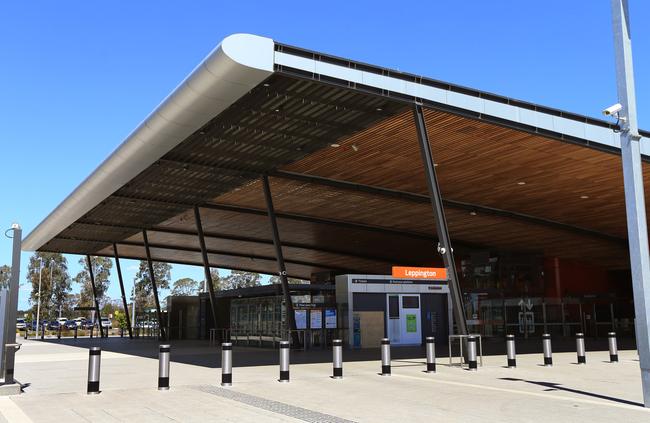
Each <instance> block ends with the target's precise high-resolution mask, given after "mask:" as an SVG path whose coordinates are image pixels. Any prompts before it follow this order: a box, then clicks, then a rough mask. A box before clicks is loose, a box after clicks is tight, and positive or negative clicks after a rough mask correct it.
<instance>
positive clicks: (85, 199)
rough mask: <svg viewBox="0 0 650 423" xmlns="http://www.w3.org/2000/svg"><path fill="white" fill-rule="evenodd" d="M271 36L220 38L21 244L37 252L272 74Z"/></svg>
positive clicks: (26, 249)
mask: <svg viewBox="0 0 650 423" xmlns="http://www.w3.org/2000/svg"><path fill="white" fill-rule="evenodd" d="M273 50H274V42H273V40H271V39H270V38H264V37H259V36H256V35H249V34H234V35H231V36H229V37H227V38H225V39H224V40H223V41H222V42H221V43H220V44H219V45H218V46H217V47H216V48H215V49H214V50H213V51H212V52H211V53H210V54H209V55H208V56H207V57H206V58H205V59H204V60H203V62H201V64H199V65H198V66H197V67H196V68H195V69H194V70H193V71H192V73H190V75H189V76H188V77H187V78H185V80H184V81H183V82H181V84H180V85H179V86H178V87H177V88H176V89H175V90H174V91H173V92H172V93H171V94H170V95H169V96H167V98H165V99H164V100H163V101H162V102H161V103H160V105H159V106H158V107H156V109H155V110H154V111H153V112H152V113H151V114H150V115H149V116H148V117H147V118H146V119H145V120H144V121H143V122H142V123H141V124H140V125H139V126H138V127H137V128H136V129H135V130H134V131H133V132H132V133H131V134H130V135H129V136H128V137H127V138H126V139H125V140H124V141H123V142H122V144H121V145H120V146H119V147H118V148H117V149H116V150H115V151H114V152H113V153H112V154H111V155H110V156H109V157H108V158H107V159H106V160H104V162H103V163H102V164H101V165H100V166H99V167H98V168H97V169H95V171H93V173H91V174H90V176H88V177H87V178H86V179H85V180H84V181H83V182H82V183H81V185H79V186H78V187H77V188H76V189H75V190H74V191H73V192H72V193H71V194H70V195H69V196H68V197H66V199H65V200H63V202H62V203H61V204H60V205H59V206H58V207H57V208H56V209H54V210H53V211H52V212H51V213H50V214H49V215H48V216H47V217H46V218H45V219H44V220H43V221H42V222H41V223H40V224H39V225H38V226H37V227H36V228H35V229H34V230H33V231H32V232H31V233H30V234H29V235H27V237H26V238H25V239H24V240H23V245H22V249H23V250H24V251H33V250H37V249H39V248H41V247H42V246H43V245H44V244H45V243H47V242H48V241H50V240H51V239H52V238H54V237H55V236H56V235H58V234H59V233H60V232H61V231H62V230H64V229H65V228H67V227H68V226H69V225H71V224H72V223H74V222H75V221H76V220H77V219H79V218H80V217H82V216H83V215H84V214H86V213H87V212H89V211H90V210H91V209H92V208H93V207H95V206H97V205H98V204H99V203H100V202H101V201H103V200H104V199H106V198H107V197H108V196H110V195H111V194H113V193H114V192H115V191H117V190H118V189H119V188H121V187H122V186H124V184H126V183H127V182H129V181H130V180H132V179H133V178H134V177H136V176H137V175H138V174H139V173H140V172H142V171H143V170H145V169H146V168H148V167H149V166H150V165H152V164H153V163H154V162H156V161H157V160H158V159H160V158H161V157H162V156H163V155H165V154H166V153H168V152H169V151H170V150H172V149H173V148H174V147H176V146H177V145H178V144H180V143H181V142H182V141H183V140H185V139H186V138H187V137H188V136H189V135H191V134H192V133H194V132H195V131H197V130H198V129H200V128H201V127H202V126H203V125H205V124H206V123H207V122H208V121H210V119H212V118H214V117H215V116H217V115H218V114H219V113H221V112H222V111H223V110H225V109H226V108H227V107H228V106H230V105H231V104H233V103H234V102H235V101H237V100H238V99H239V98H241V97H242V96H243V95H245V94H246V93H248V92H249V91H250V90H251V89H252V88H254V87H255V86H257V85H258V84H260V83H261V82H262V81H264V80H265V79H266V78H268V77H269V76H270V75H271V74H272V73H273Z"/></svg>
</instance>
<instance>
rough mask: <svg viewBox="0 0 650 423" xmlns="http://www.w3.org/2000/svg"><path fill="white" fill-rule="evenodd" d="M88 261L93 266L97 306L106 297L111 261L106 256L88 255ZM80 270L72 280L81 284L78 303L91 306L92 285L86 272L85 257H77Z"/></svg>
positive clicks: (92, 301) (92, 302)
mask: <svg viewBox="0 0 650 423" xmlns="http://www.w3.org/2000/svg"><path fill="white" fill-rule="evenodd" d="M90 263H91V265H92V268H93V276H94V277H95V288H96V290H97V301H98V302H99V306H100V307H101V305H102V304H103V303H105V302H106V300H107V299H108V298H107V296H106V292H107V291H108V287H109V285H110V282H111V281H110V279H109V277H110V276H111V268H112V267H113V262H112V261H111V259H109V258H108V257H90ZM79 264H80V265H81V271H80V272H79V273H77V276H75V278H74V281H75V282H76V283H78V284H79V285H81V290H80V292H79V305H80V306H83V307H93V306H94V305H95V303H94V298H93V286H92V283H91V281H90V273H89V272H88V260H86V258H85V257H82V258H80V259H79Z"/></svg>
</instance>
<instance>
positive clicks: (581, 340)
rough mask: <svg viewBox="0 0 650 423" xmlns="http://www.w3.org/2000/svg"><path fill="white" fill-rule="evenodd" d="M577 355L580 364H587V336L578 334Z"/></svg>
mask: <svg viewBox="0 0 650 423" xmlns="http://www.w3.org/2000/svg"><path fill="white" fill-rule="evenodd" d="M576 353H577V355H578V364H586V363H587V357H586V356H585V334H584V333H576Z"/></svg>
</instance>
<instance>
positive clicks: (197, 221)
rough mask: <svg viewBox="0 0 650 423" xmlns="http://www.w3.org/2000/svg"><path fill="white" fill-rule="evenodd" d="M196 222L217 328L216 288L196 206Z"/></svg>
mask: <svg viewBox="0 0 650 423" xmlns="http://www.w3.org/2000/svg"><path fill="white" fill-rule="evenodd" d="M194 220H196V231H197V232H198V234H199V245H200V246H201V257H202V258H203V272H204V273H205V282H206V284H207V285H208V291H209V292H210V308H211V309H212V321H213V322H214V327H215V328H216V327H217V302H216V299H215V297H214V286H212V274H211V273H210V262H209V260H208V250H207V248H206V247H205V237H204V236H203V225H202V224H201V213H200V212H199V207H198V206H194Z"/></svg>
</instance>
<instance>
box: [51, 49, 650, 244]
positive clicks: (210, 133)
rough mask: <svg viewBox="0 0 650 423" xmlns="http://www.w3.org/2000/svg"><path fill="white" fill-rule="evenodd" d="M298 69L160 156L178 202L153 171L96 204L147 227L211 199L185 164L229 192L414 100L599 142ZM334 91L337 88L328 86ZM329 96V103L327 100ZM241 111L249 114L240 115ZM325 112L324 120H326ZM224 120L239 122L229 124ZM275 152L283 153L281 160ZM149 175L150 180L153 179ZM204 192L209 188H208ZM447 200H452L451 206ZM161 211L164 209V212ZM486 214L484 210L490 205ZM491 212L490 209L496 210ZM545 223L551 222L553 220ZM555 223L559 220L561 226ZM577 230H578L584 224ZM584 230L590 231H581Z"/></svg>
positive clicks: (280, 68) (284, 71)
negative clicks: (210, 153) (215, 155)
mask: <svg viewBox="0 0 650 423" xmlns="http://www.w3.org/2000/svg"><path fill="white" fill-rule="evenodd" d="M274 45H275V50H276V52H285V53H290V54H292V55H296V56H303V57H309V58H311V59H313V60H318V61H322V62H325V63H331V64H336V65H340V66H348V67H353V68H355V69H363V70H364V71H366V72H373V73H375V74H381V75H386V76H390V77H391V78H397V79H400V80H406V81H413V82H416V83H419V84H422V85H429V86H436V87H438V88H441V89H446V90H449V91H454V92H461V93H463V94H467V95H474V96H477V97H479V98H483V99H489V100H491V101H496V102H501V103H505V104H509V105H513V106H516V107H521V108H524V109H529V110H535V111H540V112H543V113H547V114H549V115H555V116H561V117H563V118H566V119H573V120H576V121H579V122H583V123H587V124H590V125H596V126H600V127H604V128H607V129H608V130H611V129H615V128H616V127H615V126H614V125H611V124H609V123H607V122H603V121H600V120H596V119H591V118H588V117H584V116H579V115H576V114H572V113H566V112H562V111H558V110H555V109H550V108H544V107H541V106H537V105H533V104H530V103H525V102H520V101H518V100H513V99H508V98H505V97H500V96H495V95H493V94H489V93H484V92H480V91H476V90H471V89H467V88H464V87H459V86H455V85H451V84H446V83H443V82H440V81H435V80H432V79H427V78H423V77H419V76H415V75H410V74H406V73H403V72H396V71H392V70H389V69H384V68H379V67H376V66H370V65H366V64H362V63H359V62H353V61H349V60H345V59H340V58H336V57H334V56H329V55H323V54H320V53H315V52H309V51H307V50H302V49H296V48H293V47H289V46H286V45H282V44H278V43H275V44H274ZM298 71H299V70H298V69H292V68H290V67H287V66H284V65H277V64H276V67H275V74H274V75H271V76H270V77H269V78H267V81H270V82H272V84H268V85H269V86H266V85H267V84H266V83H264V84H262V83H259V84H258V85H257V86H255V87H254V88H253V89H252V90H251V91H250V92H249V93H248V94H246V95H244V96H243V97H241V98H240V99H239V100H242V99H244V98H247V100H248V101H247V102H242V103H240V102H239V101H237V102H235V103H233V104H232V105H231V106H230V107H229V108H228V109H227V110H224V111H222V112H221V113H220V114H219V115H218V116H217V117H215V118H214V119H213V120H211V121H210V122H208V124H206V125H204V126H203V127H201V129H200V130H197V131H196V132H194V133H193V134H191V135H190V136H189V137H188V138H186V139H185V141H183V142H182V143H180V144H179V145H178V146H177V147H179V148H175V149H173V150H171V151H170V152H169V153H168V154H167V155H166V156H163V158H162V160H160V161H159V164H158V166H161V167H170V168H172V169H171V170H168V171H169V172H170V173H169V175H168V179H165V180H164V183H165V184H166V186H167V187H169V188H173V190H174V191H176V192H182V193H183V195H182V196H181V197H182V198H183V200H182V201H178V202H175V201H169V200H170V198H169V195H168V196H166V198H163V199H161V198H157V197H155V196H153V195H151V193H152V192H153V193H158V192H159V190H158V189H157V188H159V187H160V180H159V176H160V175H157V174H153V175H149V178H150V180H144V181H143V182H142V183H143V184H144V185H146V186H147V187H148V189H147V191H149V193H147V194H148V195H143V194H145V193H144V192H142V190H140V189H138V187H134V186H133V185H134V183H133V182H134V181H135V180H136V179H137V177H136V178H134V179H133V180H131V181H129V182H127V183H126V184H125V185H124V186H123V187H122V188H120V189H118V191H117V192H116V194H115V195H113V196H109V197H107V198H106V199H105V200H104V202H102V203H100V205H105V204H106V203H107V202H116V207H117V210H121V211H123V212H125V213H126V215H125V216H126V217H127V219H130V218H131V217H133V216H136V217H141V218H142V215H145V216H151V217H153V220H158V222H153V221H152V222H149V223H146V222H143V223H146V224H143V225H142V226H143V227H148V226H150V225H151V224H152V223H153V224H155V223H159V222H160V221H161V219H162V218H163V217H164V216H167V215H173V214H174V213H178V212H180V211H182V210H183V208H184V207H187V205H188V204H189V205H190V206H193V205H195V204H197V203H199V204H200V203H201V202H202V201H205V198H206V197H214V196H213V194H214V191H212V189H207V188H205V187H203V188H201V189H198V190H197V191H195V194H194V195H195V196H191V195H189V194H187V193H186V192H185V191H184V188H185V186H184V185H183V184H178V183H177V182H176V179H175V178H178V173H174V172H181V171H185V170H188V169H185V167H189V168H190V169H195V168H199V167H201V166H204V167H205V168H201V169H199V170H200V172H199V173H198V174H197V175H196V178H194V179H192V178H189V179H190V180H191V181H192V183H193V185H200V184H198V183H197V182H199V181H201V182H202V183H205V181H206V178H208V179H209V178H210V177H212V176H214V175H215V174H214V171H215V170H217V171H218V172H222V170H223V169H226V168H227V167H228V166H230V167H231V169H230V171H226V170H224V171H223V172H222V173H219V176H220V177H222V178H225V179H224V180H221V181H219V182H220V183H219V184H216V185H215V186H214V187H213V188H214V190H216V191H219V192H223V191H224V190H225V191H228V190H230V189H234V188H235V187H237V186H239V185H241V184H243V183H246V182H247V181H250V180H252V179H253V178H254V177H255V175H259V173H263V172H266V171H272V170H273V169H274V168H277V167H279V166H281V165H282V164H284V163H286V162H288V161H289V162H290V161H293V160H297V159H299V158H300V157H304V156H305V155H307V154H309V153H310V152H311V151H313V150H316V149H318V148H321V147H322V146H324V145H327V144H328V143H329V142H331V141H332V140H335V139H336V137H340V136H342V135H345V134H349V132H350V131H352V132H353V131H356V130H359V128H361V127H363V124H362V125H359V124H358V122H359V121H360V120H362V121H363V119H360V118H359V117H360V116H364V114H365V119H366V120H365V122H364V123H365V124H366V125H368V124H372V122H373V121H376V120H377V119H382V118H384V117H387V116H390V115H392V114H394V113H395V112H396V111H398V110H399V109H403V108H404V107H405V104H413V103H414V102H422V103H424V105H425V106H427V107H431V108H435V109H442V110H445V111H448V112H451V113H453V114H457V115H461V116H466V117H469V118H472V119H483V120H487V121H490V122H491V123H495V124H497V125H500V126H508V127H512V125H514V129H517V130H521V131H527V132H531V131H533V132H534V133H536V134H540V135H543V136H546V137H549V138H553V139H560V140H563V141H567V142H573V143H577V144H580V145H587V146H590V147H598V145H594V143H591V145H589V144H590V143H589V142H588V141H586V140H583V139H581V138H576V137H571V136H568V135H566V134H561V133H556V132H553V131H548V130H544V129H541V128H535V127H530V126H526V125H523V126H522V124H520V123H518V122H511V121H508V120H503V119H499V118H495V117H493V116H489V115H484V114H481V113H476V112H473V111H471V110H466V109H459V108H454V107H453V106H450V105H447V104H441V103H435V102H430V101H422V99H419V98H417V97H412V96H405V95H403V94H399V93H395V92H390V91H387V90H381V89H378V88H376V87H371V86H365V85H362V84H356V83H351V82H350V81H344V80H337V79H335V78H331V77H326V76H325V75H319V74H314V73H311V74H309V73H306V72H304V71H300V72H298ZM282 75H287V76H289V77H288V78H287V77H286V76H284V77H283V76H282ZM305 79H307V80H309V81H310V82H311V83H312V84H314V85H313V86H311V85H304V84H303V85H302V86H300V89H294V90H293V91H292V90H291V89H289V88H291V87H293V86H294V85H295V84H299V81H301V80H305ZM273 82H275V83H273ZM328 87H329V88H328ZM336 88H338V90H336ZM332 89H334V90H335V91H332ZM368 94H370V95H368ZM332 98H333V99H334V100H331V99H332ZM328 99H330V100H328ZM306 106H309V107H311V109H310V110H307V113H305V107H306ZM301 107H302V108H301ZM328 107H329V109H328ZM380 109H381V110H380ZM314 110H316V111H319V112H321V113H320V117H317V118H313V117H312V116H311V114H312V112H313V111H314ZM246 111H248V112H247V113H246ZM332 112H334V113H332ZM242 113H246V115H245V116H243V117H242ZM336 113H338V114H336ZM223 116H227V117H228V116H229V117H230V118H229V119H222V120H225V122H221V123H220V122H219V121H218V118H222V117H223ZM324 116H325V117H327V118H324ZM330 116H333V117H330ZM320 119H324V120H323V123H322V124H319V120H320ZM490 119H492V120H490ZM228 121H230V122H237V123H235V124H230V123H228ZM283 122H284V124H285V125H286V126H285V127H281V126H278V125H280V124H282V123H283ZM296 124H299V125H301V128H302V129H296V127H295V125H296ZM268 128H271V129H268ZM339 128H343V129H341V130H340V131H339V130H337V129H339ZM643 135H644V136H647V135H648V133H646V132H643ZM574 138H575V139H574ZM238 140H239V142H238ZM269 140H273V141H274V142H275V143H276V145H272V146H269V145H268V141H269ZM204 142H208V144H209V147H210V148H212V149H218V150H219V155H220V157H225V160H224V161H223V162H220V163H218V164H217V165H216V166H215V163H214V162H213V163H210V162H211V160H210V159H209V158H208V159H206V157H205V156H202V155H201V154H196V151H195V150H196V149H195V148H194V147H196V145H198V144H202V143H204ZM229 142H232V143H234V144H238V145H239V147H240V148H241V151H242V153H238V152H236V151H232V150H229V149H227V148H226V147H228V143H229ZM585 142H586V144H585ZM601 146H602V145H601ZM602 147H603V150H605V151H608V152H614V151H613V150H612V149H611V148H609V147H608V146H602ZM250 151H258V152H262V153H263V155H270V156H271V157H274V158H275V160H271V161H264V160H262V161H253V162H247V163H245V164H246V166H241V164H242V162H244V161H245V160H244V159H246V155H247V154H248V153H249V152H250ZM289 151H292V152H295V156H294V157H283V156H284V155H285V154H287V153H288V152H289ZM278 155H279V156H282V157H281V158H279V157H278ZM278 158H279V160H278ZM644 159H645V158H644ZM175 165H178V166H175ZM177 167H180V168H181V169H180V170H179V169H178V168H177ZM143 173H144V172H143ZM154 173H155V172H154ZM138 176H140V175H138ZM145 176H146V175H145ZM145 179H146V178H145ZM151 179H153V181H152V180H151ZM339 182H343V181H339ZM343 183H344V182H343ZM144 185H143V186H144ZM217 185H218V186H217ZM208 191H212V192H210V193H208ZM407 194H408V193H407ZM144 197H147V198H144ZM172 197H173V196H172ZM177 198H178V197H177ZM418 201H419V200H418ZM139 202H148V204H157V205H158V206H160V209H159V213H160V214H156V213H152V208H151V207H147V208H146V209H144V210H140V211H139V212H136V211H134V210H128V211H127V209H129V208H130V206H132V205H133V204H136V203H139ZM449 204H450V205H451V203H449ZM456 205H457V206H459V207H480V206H475V205H466V204H456ZM161 209H162V210H161ZM165 210H166V211H165ZM92 211H93V210H91V211H89V212H88V213H87V214H86V215H88V214H90V213H91V212H92ZM163 211H164V213H162V212H163ZM486 211H488V212H490V210H486ZM491 211H492V212H495V210H491ZM499 212H503V213H507V214H509V215H510V216H511V217H515V218H522V217H524V218H533V219H536V218H534V217H532V216H518V215H517V214H516V213H511V212H507V211H499ZM134 213H135V214H134ZM138 213H139V214H138ZM264 213H265V212H264ZM109 215H110V213H109ZM105 217H107V216H105ZM303 218H307V217H303ZM97 220H98V221H104V222H105V223H109V222H108V220H105V219H101V218H100V219H97ZM542 220H543V219H539V223H542V222H541V221H542ZM341 223H345V222H341ZM548 223H549V222H546V224H548ZM550 223H553V224H555V223H557V222H550ZM559 224H560V225H562V224H561V223H559ZM567 226H568V225H567ZM566 229H569V228H566ZM574 229H575V228H574ZM577 229H578V230H582V228H577ZM586 231H590V230H588V229H587V230H586ZM590 232H591V235H597V236H600V235H598V234H597V233H595V231H590ZM601 235H604V236H605V237H607V236H608V235H607V234H601ZM51 239H54V238H51Z"/></svg>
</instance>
